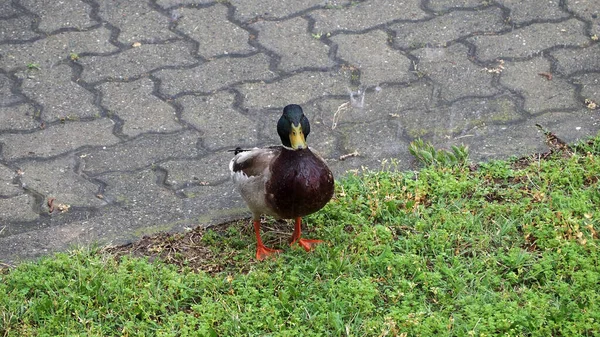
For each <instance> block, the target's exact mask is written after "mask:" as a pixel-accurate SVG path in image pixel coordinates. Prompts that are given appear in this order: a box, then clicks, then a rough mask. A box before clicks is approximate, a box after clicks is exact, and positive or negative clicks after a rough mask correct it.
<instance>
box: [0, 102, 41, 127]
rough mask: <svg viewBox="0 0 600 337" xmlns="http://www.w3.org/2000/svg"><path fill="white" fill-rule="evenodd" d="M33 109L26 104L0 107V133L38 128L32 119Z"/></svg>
mask: <svg viewBox="0 0 600 337" xmlns="http://www.w3.org/2000/svg"><path fill="white" fill-rule="evenodd" d="M34 114H35V108H34V107H32V106H31V105H28V104H19V105H13V106H7V107H3V106H2V105H0V116H2V123H0V132H2V131H5V130H29V129H34V128H37V127H39V126H40V123H39V122H38V121H36V120H35V119H34Z"/></svg>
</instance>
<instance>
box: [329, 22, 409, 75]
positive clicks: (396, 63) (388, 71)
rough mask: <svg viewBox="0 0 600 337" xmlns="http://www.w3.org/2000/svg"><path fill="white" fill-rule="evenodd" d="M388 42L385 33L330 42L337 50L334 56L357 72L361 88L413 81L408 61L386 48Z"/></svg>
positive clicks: (336, 39)
mask: <svg viewBox="0 0 600 337" xmlns="http://www.w3.org/2000/svg"><path fill="white" fill-rule="evenodd" d="M388 38H389V37H388V35H387V34H386V33H385V32H382V31H380V30H374V31H372V32H369V33H365V34H359V35H337V36H334V37H332V38H331V40H332V41H333V42H335V43H336V44H337V46H338V49H337V56H338V57H339V58H342V59H343V60H344V61H346V62H348V63H350V64H351V65H352V66H355V67H357V68H359V69H360V83H361V85H363V86H366V87H370V86H375V85H379V84H381V83H384V82H405V81H408V80H410V79H412V78H414V75H413V74H412V73H411V72H410V66H411V61H410V59H409V58H408V57H406V56H404V55H403V54H402V53H401V52H400V51H398V50H395V49H392V48H391V47H390V46H389V45H388V44H387V41H388ZM363 50H369V53H364V52H362V51H363Z"/></svg>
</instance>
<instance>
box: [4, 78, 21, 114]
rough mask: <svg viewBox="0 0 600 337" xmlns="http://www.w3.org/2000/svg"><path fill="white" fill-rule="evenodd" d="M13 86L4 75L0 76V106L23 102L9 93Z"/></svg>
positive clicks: (15, 95) (18, 96) (16, 95)
mask: <svg viewBox="0 0 600 337" xmlns="http://www.w3.org/2000/svg"><path fill="white" fill-rule="evenodd" d="M13 85H14V84H13V82H12V81H11V80H10V79H9V78H8V77H7V76H6V75H4V74H0V106H8V105H11V104H14V103H17V102H20V101H22V100H23V97H21V96H20V95H18V94H15V93H14V92H12V91H11V88H12V87H13Z"/></svg>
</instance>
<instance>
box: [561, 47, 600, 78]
mask: <svg viewBox="0 0 600 337" xmlns="http://www.w3.org/2000/svg"><path fill="white" fill-rule="evenodd" d="M551 55H552V56H554V57H555V58H556V60H557V61H558V62H557V63H556V70H557V71H558V72H559V73H562V74H564V75H569V76H570V75H573V73H582V72H594V71H598V70H600V57H598V55H600V43H595V44H594V45H592V46H590V47H586V48H583V49H560V50H557V51H554V52H552V53H551Z"/></svg>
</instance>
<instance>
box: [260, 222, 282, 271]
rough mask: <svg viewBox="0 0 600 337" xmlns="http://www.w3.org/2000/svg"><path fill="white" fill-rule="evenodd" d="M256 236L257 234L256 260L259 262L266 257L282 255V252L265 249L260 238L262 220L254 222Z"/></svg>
mask: <svg viewBox="0 0 600 337" xmlns="http://www.w3.org/2000/svg"><path fill="white" fill-rule="evenodd" d="M254 234H256V259H257V260H259V261H262V260H264V259H265V258H266V257H269V256H270V255H273V254H277V253H280V252H281V250H278V249H271V248H267V247H265V245H264V244H263V242H262V239H261V238H260V219H258V220H254Z"/></svg>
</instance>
